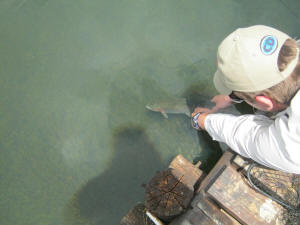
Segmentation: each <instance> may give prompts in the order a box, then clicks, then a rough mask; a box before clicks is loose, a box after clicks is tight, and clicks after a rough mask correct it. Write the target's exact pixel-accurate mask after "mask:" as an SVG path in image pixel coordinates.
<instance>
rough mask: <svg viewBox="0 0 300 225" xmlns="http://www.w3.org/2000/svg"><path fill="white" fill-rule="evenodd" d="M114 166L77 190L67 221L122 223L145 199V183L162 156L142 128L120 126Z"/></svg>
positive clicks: (113, 160) (115, 147) (98, 224)
mask: <svg viewBox="0 0 300 225" xmlns="http://www.w3.org/2000/svg"><path fill="white" fill-rule="evenodd" d="M113 150H114V157H113V159H112V162H111V166H110V167H109V168H108V169H107V170H106V171H105V172H104V173H103V174H101V175H99V176H97V177H95V178H93V179H91V180H89V181H88V182H87V183H86V184H85V185H83V186H82V187H81V189H80V190H78V191H77V192H76V193H75V194H74V195H73V197H72V198H71V200H70V201H69V204H68V206H67V207H66V210H65V215H64V218H65V222H66V223H67V224H70V225H75V224H76V225H77V224H95V225H103V224H119V222H120V220H121V218H122V217H123V216H124V215H125V214H126V213H127V211H128V210H129V209H130V208H131V207H133V206H134V205H135V204H136V203H137V202H138V201H143V196H144V190H143V188H142V187H141V184H142V183H146V182H147V181H148V180H149V179H150V178H151V177H152V176H153V174H154V172H155V171H156V170H157V168H160V167H161V160H160V157H159V155H158V153H157V151H156V149H155V148H154V146H153V144H152V143H151V142H150V141H149V139H148V137H147V135H146V133H145V131H144V130H143V128H141V127H136V126H128V127H122V128H119V129H117V130H116V131H115V132H114V136H113Z"/></svg>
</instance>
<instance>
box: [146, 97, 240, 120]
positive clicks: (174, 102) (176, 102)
mask: <svg viewBox="0 0 300 225" xmlns="http://www.w3.org/2000/svg"><path fill="white" fill-rule="evenodd" d="M190 100H191V99H190ZM192 100H193V101H189V102H190V103H191V105H193V107H189V104H188V103H187V102H188V101H187V99H186V98H183V97H175V98H169V99H164V100H158V101H156V102H152V103H149V104H147V105H146V108H147V109H148V110H151V111H153V112H160V113H161V114H162V115H163V117H165V118H166V119H168V114H184V115H186V116H188V117H191V115H192V113H191V112H193V110H194V108H195V107H198V106H199V107H204V108H211V107H213V106H214V105H215V103H213V102H211V100H210V98H209V97H206V96H197V97H196V98H195V99H192ZM190 108H191V109H192V110H190ZM215 113H225V114H233V115H237V116H238V115H241V113H240V112H239V110H237V109H236V107H235V106H234V105H232V106H229V107H227V108H224V109H219V111H218V112H215Z"/></svg>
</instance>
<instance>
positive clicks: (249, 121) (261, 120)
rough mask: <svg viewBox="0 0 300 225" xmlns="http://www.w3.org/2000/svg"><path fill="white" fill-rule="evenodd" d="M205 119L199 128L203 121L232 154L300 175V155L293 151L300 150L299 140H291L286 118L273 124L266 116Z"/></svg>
mask: <svg viewBox="0 0 300 225" xmlns="http://www.w3.org/2000/svg"><path fill="white" fill-rule="evenodd" d="M201 116H202V117H201V118H199V125H200V126H201V122H200V121H201V120H202V123H203V124H202V125H203V126H204V127H205V129H206V130H207V132H208V133H209V134H210V135H211V136H212V138H213V139H214V140H216V141H220V142H225V143H226V144H227V145H228V146H229V147H230V148H231V149H232V150H234V151H236V152H237V153H239V154H241V155H242V156H244V157H247V158H252V159H253V160H255V161H257V162H258V163H260V164H263V165H265V166H268V167H271V168H274V169H281V170H284V171H286V172H294V173H296V172H297V173H300V161H299V160H300V158H299V156H300V151H297V152H296V151H293V148H296V149H299V147H300V146H299V141H298V140H299V138H298V140H295V137H292V136H291V134H290V131H289V127H287V124H288V122H287V120H288V118H285V117H284V116H282V117H280V118H278V119H277V120H276V121H273V120H271V119H269V118H268V117H265V116H262V115H244V116H233V115H227V114H209V115H205V114H204V115H201ZM297 135H299V134H296V135H295V136H296V137H297ZM298 152H299V153H298Z"/></svg>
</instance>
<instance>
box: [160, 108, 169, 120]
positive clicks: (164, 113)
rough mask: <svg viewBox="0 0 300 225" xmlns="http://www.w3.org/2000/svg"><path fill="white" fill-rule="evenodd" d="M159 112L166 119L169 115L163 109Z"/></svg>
mask: <svg viewBox="0 0 300 225" xmlns="http://www.w3.org/2000/svg"><path fill="white" fill-rule="evenodd" d="M160 112H161V114H162V115H163V116H164V117H165V118H166V119H168V118H169V117H168V115H167V113H166V112H165V111H163V110H162V111H160Z"/></svg>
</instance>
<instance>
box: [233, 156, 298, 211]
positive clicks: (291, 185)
mask: <svg viewBox="0 0 300 225" xmlns="http://www.w3.org/2000/svg"><path fill="white" fill-rule="evenodd" d="M233 162H234V164H236V165H237V166H238V167H239V170H240V171H241V172H242V173H243V174H244V175H245V176H247V170H248V168H249V161H248V160H246V159H243V158H242V157H240V156H236V157H235V158H234V161H233ZM250 163H251V162H250ZM250 174H251V179H252V181H253V182H254V184H255V185H257V186H258V187H260V188H262V189H263V190H264V191H266V192H267V193H268V194H269V195H271V196H273V197H275V198H276V199H284V202H285V203H287V204H289V205H291V206H294V207H295V208H296V207H297V205H298V198H299V197H298V193H297V185H295V180H296V179H297V178H296V176H297V175H295V174H291V173H285V172H282V171H279V170H273V169H270V168H266V167H261V166H258V165H257V166H254V167H253V168H252V169H251V173H250ZM298 179H299V178H298Z"/></svg>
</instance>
